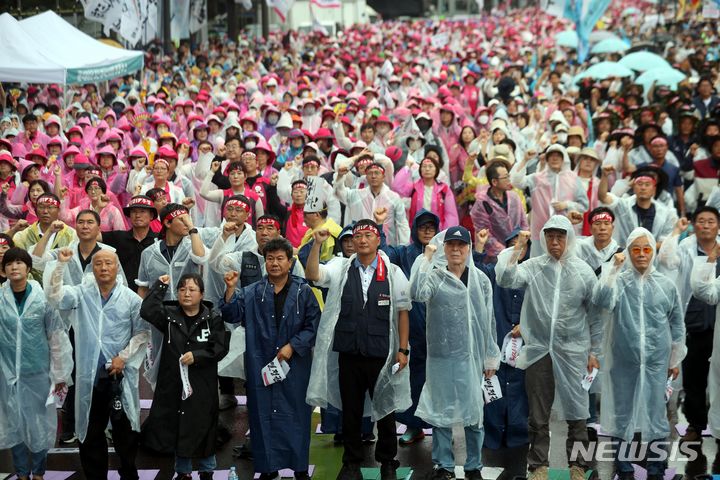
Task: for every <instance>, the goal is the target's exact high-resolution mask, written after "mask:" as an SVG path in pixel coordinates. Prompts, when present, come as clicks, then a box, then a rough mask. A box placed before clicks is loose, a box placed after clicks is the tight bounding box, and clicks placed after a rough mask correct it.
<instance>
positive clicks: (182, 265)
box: [173, 262, 187, 268]
mask: <svg viewBox="0 0 720 480" xmlns="http://www.w3.org/2000/svg"><path fill="white" fill-rule="evenodd" d="M186 263H187V262H175V263H173V267H175V268H182V267H184V266H185V264H186Z"/></svg>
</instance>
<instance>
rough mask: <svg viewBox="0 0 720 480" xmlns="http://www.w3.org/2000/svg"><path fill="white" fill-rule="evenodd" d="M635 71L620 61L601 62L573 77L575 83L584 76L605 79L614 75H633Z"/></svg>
mask: <svg viewBox="0 0 720 480" xmlns="http://www.w3.org/2000/svg"><path fill="white" fill-rule="evenodd" d="M632 76H633V72H632V70H630V69H629V68H627V67H624V66H622V65H620V64H619V63H618V62H600V63H596V64H595V65H593V66H592V67H590V68H588V69H587V70H585V71H584V72H582V73H581V74H579V75H576V76H575V78H574V79H573V82H574V83H578V82H579V81H580V80H582V79H584V78H592V79H594V80H605V79H606V78H612V77H632Z"/></svg>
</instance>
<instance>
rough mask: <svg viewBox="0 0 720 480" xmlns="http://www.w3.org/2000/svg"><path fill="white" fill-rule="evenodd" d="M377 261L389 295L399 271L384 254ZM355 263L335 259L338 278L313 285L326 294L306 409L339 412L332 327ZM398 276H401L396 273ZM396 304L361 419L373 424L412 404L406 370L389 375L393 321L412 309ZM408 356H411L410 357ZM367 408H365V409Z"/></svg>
mask: <svg viewBox="0 0 720 480" xmlns="http://www.w3.org/2000/svg"><path fill="white" fill-rule="evenodd" d="M378 253H379V255H380V258H381V259H382V260H383V262H384V263H385V265H386V267H387V269H388V276H387V279H388V281H389V282H390V285H389V288H390V292H391V295H393V277H394V275H395V272H396V270H398V269H399V268H400V267H398V266H396V265H393V264H392V263H390V259H389V258H388V256H387V255H386V254H385V252H383V251H380V252H378ZM353 260H355V255H354V254H353V255H352V256H351V257H350V258H337V259H336V260H333V262H331V263H332V264H333V265H332V268H333V269H337V270H338V272H336V273H339V274H338V275H335V274H333V275H327V274H326V277H325V278H324V279H323V281H322V282H315V283H316V285H317V286H321V287H329V289H330V290H329V292H328V293H329V294H328V297H327V302H326V303H325V309H324V310H323V312H322V316H321V317H320V324H319V325H318V329H317V336H316V338H315V350H314V357H313V364H312V371H311V373H310V383H309V385H308V390H307V397H306V400H305V401H306V402H307V404H308V405H313V406H317V407H322V408H327V406H328V405H332V406H334V407H336V408H338V409H339V410H342V401H341V400H340V385H339V382H338V378H339V368H338V353H337V352H334V351H333V349H332V346H333V340H334V338H335V325H336V324H337V319H338V315H340V299H341V297H342V295H341V293H342V291H343V288H345V282H347V279H348V275H347V271H348V269H349V268H355V267H353V266H352V262H353ZM328 267H330V264H328V265H320V268H321V270H323V269H327V268H328ZM400 275H403V276H404V274H403V273H402V271H400ZM399 303H400V302H399V301H397V299H396V298H395V297H394V296H393V298H392V301H391V303H390V322H388V323H389V324H390V332H389V335H390V349H389V352H388V356H387V358H386V360H385V365H384V366H383V368H382V371H381V372H380V374H379V376H378V380H377V383H376V384H375V394H374V396H373V399H372V402H369V401H367V399H366V402H365V410H366V411H365V415H364V416H368V415H370V416H371V417H372V420H373V421H377V420H379V419H381V418H384V417H386V416H387V415H389V414H390V413H392V412H395V411H398V412H404V411H405V410H407V409H408V408H410V405H411V404H412V401H411V399H410V369H409V368H407V367H406V368H403V369H402V370H400V371H399V372H397V373H396V374H394V375H393V374H392V366H393V365H394V364H395V362H396V360H395V357H396V352H397V351H398V348H399V347H400V340H399V336H398V329H397V320H398V312H399V309H402V310H407V311H410V309H411V308H412V306H411V304H410V302H409V301H408V302H407V304H402V305H399ZM410 354H411V355H412V352H411V353H410ZM369 405H370V406H371V407H370V408H368V406H369Z"/></svg>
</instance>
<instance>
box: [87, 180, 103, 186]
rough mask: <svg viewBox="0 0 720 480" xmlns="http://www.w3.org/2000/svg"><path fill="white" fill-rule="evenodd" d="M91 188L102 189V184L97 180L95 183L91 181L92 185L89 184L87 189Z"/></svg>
mask: <svg viewBox="0 0 720 480" xmlns="http://www.w3.org/2000/svg"><path fill="white" fill-rule="evenodd" d="M89 187H98V188H100V182H98V181H97V180H93V181H91V182H90V183H88V185H87V187H86V188H89Z"/></svg>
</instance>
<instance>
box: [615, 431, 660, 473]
mask: <svg viewBox="0 0 720 480" xmlns="http://www.w3.org/2000/svg"><path fill="white" fill-rule="evenodd" d="M638 438H639V437H638V436H636V437H635V439H633V441H632V442H631V443H628V442H625V441H624V440H622V439H620V438H613V440H614V441H616V442H620V443H619V445H618V447H617V449H616V450H615V470H616V471H617V472H618V473H630V472H633V471H634V469H633V466H632V464H633V463H640V461H641V460H642V457H645V458H647V463H646V465H645V468H646V469H647V474H648V475H663V474H664V473H665V464H666V460H660V459H658V458H657V457H658V454H657V453H656V452H657V451H660V450H662V451H665V446H664V445H661V444H660V443H662V442H664V440H662V439H660V440H653V441H651V442H650V443H649V444H648V445H645V446H643V445H641V443H640V440H638ZM631 446H632V448H631ZM643 447H645V448H643ZM643 450H644V453H645V454H644V455H640V453H643Z"/></svg>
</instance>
